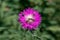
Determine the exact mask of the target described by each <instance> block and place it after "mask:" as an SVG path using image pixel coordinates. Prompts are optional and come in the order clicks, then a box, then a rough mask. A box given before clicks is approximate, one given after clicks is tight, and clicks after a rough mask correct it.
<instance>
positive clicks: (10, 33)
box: [0, 0, 60, 40]
mask: <svg viewBox="0 0 60 40" xmlns="http://www.w3.org/2000/svg"><path fill="white" fill-rule="evenodd" d="M28 7H31V8H34V9H35V10H38V11H39V12H40V14H41V15H42V23H41V24H40V25H39V27H38V29H36V30H34V31H33V30H32V31H29V30H24V29H22V28H21V27H22V26H21V25H20V23H19V22H18V14H19V12H21V11H22V10H24V9H26V8H28ZM0 40H60V0H0Z"/></svg>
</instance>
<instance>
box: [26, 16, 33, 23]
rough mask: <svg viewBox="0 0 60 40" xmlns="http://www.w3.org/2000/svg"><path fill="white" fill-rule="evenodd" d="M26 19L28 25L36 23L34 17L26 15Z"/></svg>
mask: <svg viewBox="0 0 60 40" xmlns="http://www.w3.org/2000/svg"><path fill="white" fill-rule="evenodd" d="M25 18H26V21H27V23H32V22H33V21H34V19H33V16H32V15H26V16H25Z"/></svg>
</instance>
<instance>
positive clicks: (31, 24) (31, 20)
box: [18, 8, 42, 30]
mask: <svg viewBox="0 0 60 40" xmlns="http://www.w3.org/2000/svg"><path fill="white" fill-rule="evenodd" d="M18 20H19V23H20V24H21V26H22V28H23V29H28V30H33V29H34V30H35V29H36V28H38V25H39V24H41V20H42V17H41V14H39V12H38V11H36V10H34V9H33V8H27V9H25V10H23V12H20V13H19V18H18Z"/></svg>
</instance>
